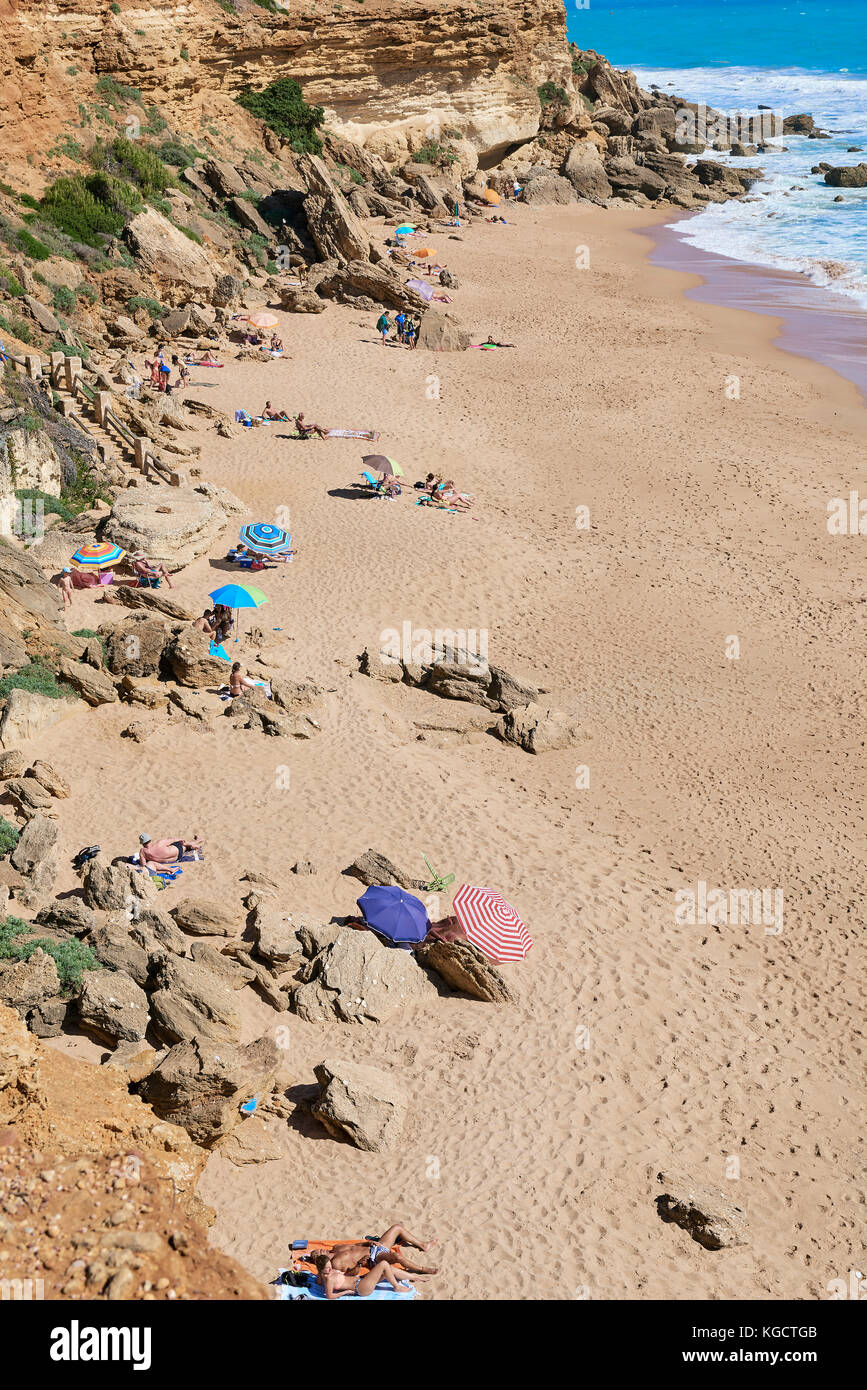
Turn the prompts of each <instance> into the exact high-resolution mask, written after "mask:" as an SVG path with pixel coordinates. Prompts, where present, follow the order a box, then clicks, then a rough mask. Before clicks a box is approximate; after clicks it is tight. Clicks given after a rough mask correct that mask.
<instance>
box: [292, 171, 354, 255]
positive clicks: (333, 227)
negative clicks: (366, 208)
mask: <svg viewBox="0 0 867 1390" xmlns="http://www.w3.org/2000/svg"><path fill="white" fill-rule="evenodd" d="M298 167H299V172H300V174H301V177H302V178H303V179H304V182H305V183H306V185H307V187H308V189H309V190H310V191H309V193H308V195H307V197H306V198H305V199H304V214H305V216H306V218H307V226H308V228H309V230H310V235H311V237H312V238H313V241H314V243H315V245H316V249H317V251H318V252H319V254H320V256H321V257H322V259H323V260H325V259H326V258H327V257H329V256H337V257H338V259H339V260H342V261H359V260H367V259H368V258H369V256H370V238H369V237H368V235H367V233H366V231H365V230H364V227H363V226H362V224H361V220H360V219H359V218H358V217H356V215H355V213H354V212H353V211H352V208H351V207H350V206H349V203H348V202H347V201H346V199H345V198H344V196H343V194H342V193H341V191H340V189H339V188H338V186H337V184H336V183H335V182H334V179H333V178H332V177H331V175H330V173H329V172H328V169H327V167H326V165H325V164H324V162H323V161H322V160H321V159H320V158H319V157H318V156H317V155H315V154H305V155H302V157H301V159H300V160H299V161H298Z"/></svg>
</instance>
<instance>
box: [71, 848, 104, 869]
mask: <svg viewBox="0 0 867 1390" xmlns="http://www.w3.org/2000/svg"><path fill="white" fill-rule="evenodd" d="M98 854H99V845H87V846H86V847H85V848H84V849H80V850H79V851H78V853H77V854H76V855H75V856H74V858H73V860H72V867H73V869H74V870H75V872H76V873H80V872H81V870H82V869H83V868H84V866H85V864H86V863H87V862H88V860H90V859H95V858H96V856H97V855H98Z"/></svg>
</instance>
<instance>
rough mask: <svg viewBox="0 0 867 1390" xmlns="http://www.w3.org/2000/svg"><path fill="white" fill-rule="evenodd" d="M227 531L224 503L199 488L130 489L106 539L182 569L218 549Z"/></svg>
mask: <svg viewBox="0 0 867 1390" xmlns="http://www.w3.org/2000/svg"><path fill="white" fill-rule="evenodd" d="M225 527H226V513H225V511H224V510H223V508H222V507H221V506H220V505H219V503H218V502H216V501H215V500H213V499H211V498H208V497H205V496H204V495H203V494H202V493H200V492H197V491H195V490H194V489H190V488H181V487H161V486H157V487H149V488H147V489H145V490H142V489H141V488H127V489H126V490H125V491H124V492H122V493H120V495H119V496H118V497H117V498H116V499H115V501H114V504H113V505H112V509H111V516H110V517H109V519H108V521H107V522H106V524H105V537H106V539H107V540H111V541H114V542H115V544H116V545H122V546H123V548H124V550H129V551H135V550H143V551H144V552H145V554H146V555H147V556H148V558H149V559H151V560H161V561H162V562H163V564H165V565H167V566H168V568H169V569H172V570H176V569H181V568H182V567H183V566H184V565H188V564H189V563H190V562H191V561H192V560H196V559H198V557H199V556H200V555H204V554H205V553H206V552H207V551H209V550H211V549H213V547H214V545H215V544H216V542H217V540H218V539H219V537H220V536H221V535H222V533H223V531H224V530H225ZM141 592H144V591H141Z"/></svg>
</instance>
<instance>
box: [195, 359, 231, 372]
mask: <svg viewBox="0 0 867 1390" xmlns="http://www.w3.org/2000/svg"><path fill="white" fill-rule="evenodd" d="M186 365H187V366H188V367H219V368H220V369H221V370H222V368H223V367H225V365H226V364H225V362H197V361H196V360H195V358H194V357H188V358H187V359H186Z"/></svg>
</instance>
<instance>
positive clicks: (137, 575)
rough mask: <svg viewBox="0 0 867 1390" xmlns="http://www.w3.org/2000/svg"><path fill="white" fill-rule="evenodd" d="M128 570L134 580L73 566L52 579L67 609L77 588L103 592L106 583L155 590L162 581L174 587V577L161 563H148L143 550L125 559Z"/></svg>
mask: <svg viewBox="0 0 867 1390" xmlns="http://www.w3.org/2000/svg"><path fill="white" fill-rule="evenodd" d="M126 560H127V562H128V564H129V568H130V569H131V570H132V574H133V577H132V578H131V579H117V578H116V577H115V575H114V573H113V571H105V570H103V571H102V573H101V574H100V573H98V572H97V571H95V570H92V569H79V568H74V567H73V566H72V565H64V566H63V569H62V570H60V571H59V572H58V573H57V574H54V575H52V576H51V582H52V584H56V585H57V587H58V589H59V590H60V592H61V594H62V595H63V606H64V608H71V607H72V595H73V594H74V592H75V590H76V589H101V588H104V587H105V586H106V585H107V584H119V585H121V586H122V585H124V584H126V585H128V586H129V587H131V588H135V589H138V588H153V587H155V586H156V585H159V584H160V583H161V582H162V581H163V580H165V581H166V584H167V585H168V587H169V588H170V589H173V588H174V587H175V586H174V584H173V583H172V580H171V575H170V574H169V571H168V569H167V568H166V566H165V565H164V564H163V563H162V561H161V560H149V559H148V557H147V555H146V554H145V552H144V551H143V550H136V551H135V552H134V553H133V554H132V555H129V556H127V557H126Z"/></svg>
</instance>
